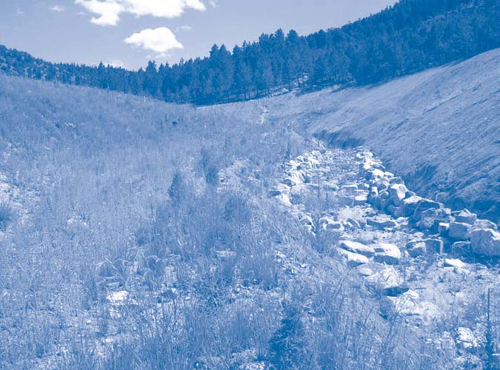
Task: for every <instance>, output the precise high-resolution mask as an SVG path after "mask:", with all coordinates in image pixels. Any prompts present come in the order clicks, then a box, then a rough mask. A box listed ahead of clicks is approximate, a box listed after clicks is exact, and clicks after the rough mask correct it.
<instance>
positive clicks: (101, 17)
mask: <svg viewBox="0 0 500 370" xmlns="http://www.w3.org/2000/svg"><path fill="white" fill-rule="evenodd" d="M75 3H76V4H80V5H82V6H83V7H84V8H85V9H87V10H88V11H89V12H91V13H94V14H97V15H98V17H93V18H92V20H91V22H92V23H95V24H97V25H99V26H116V25H117V24H118V21H119V20H120V17H119V15H120V13H122V12H123V7H122V6H121V5H120V4H119V3H117V2H115V1H98V0H76V1H75Z"/></svg>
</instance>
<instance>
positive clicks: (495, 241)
mask: <svg viewBox="0 0 500 370" xmlns="http://www.w3.org/2000/svg"><path fill="white" fill-rule="evenodd" d="M470 241H471V245H472V252H473V253H475V254H481V255H484V256H489V257H500V233H499V232H498V231H495V230H492V229H476V230H472V231H471V233H470Z"/></svg>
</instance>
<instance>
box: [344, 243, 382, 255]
mask: <svg viewBox="0 0 500 370" xmlns="http://www.w3.org/2000/svg"><path fill="white" fill-rule="evenodd" d="M339 247H340V248H342V249H344V250H346V251H349V252H352V253H358V254H361V255H363V256H367V257H372V256H373V255H374V254H375V251H374V249H373V248H372V247H369V246H367V245H364V244H362V243H358V242H354V241H351V240H342V241H341V242H340V243H339Z"/></svg>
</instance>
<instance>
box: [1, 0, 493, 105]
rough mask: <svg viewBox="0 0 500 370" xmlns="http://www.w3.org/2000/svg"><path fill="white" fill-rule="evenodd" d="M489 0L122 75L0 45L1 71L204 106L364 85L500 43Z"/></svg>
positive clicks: (271, 39) (415, 4)
mask: <svg viewBox="0 0 500 370" xmlns="http://www.w3.org/2000/svg"><path fill="white" fill-rule="evenodd" d="M498 19H500V2H499V1H498V0H401V1H400V2H399V3H397V4H395V5H394V6H392V7H389V8H387V9H385V10H384V11H382V12H380V13H378V14H375V15H372V16H370V17H368V18H365V19H362V20H359V21H357V22H354V23H352V24H348V25H346V26H344V27H342V28H337V29H330V30H326V31H324V30H321V31H319V32H316V33H314V34H311V35H308V36H299V35H298V34H297V33H296V32H295V31H293V30H292V31H290V32H289V33H288V34H287V35H285V34H284V33H283V31H281V30H278V31H276V32H275V33H274V34H270V35H268V34H263V35H262V36H261V37H260V38H259V40H258V41H257V42H253V43H246V42H245V43H243V45H241V46H237V47H235V48H234V50H233V51H232V52H230V51H229V50H227V48H226V47H225V46H224V45H222V46H217V45H214V46H213V47H212V49H211V51H210V56H209V57H207V58H203V59H201V58H196V59H194V60H192V59H190V60H188V61H181V62H180V63H179V64H175V65H172V66H170V65H168V64H166V65H163V64H162V65H160V66H157V65H156V64H155V63H154V62H150V63H149V64H148V66H147V68H146V69H145V70H143V69H140V70H139V71H137V72H135V71H128V70H125V69H122V68H115V67H111V66H104V65H103V64H100V65H99V66H98V67H88V66H84V65H74V64H54V63H49V62H45V61H43V60H40V59H37V58H34V57H32V56H31V55H29V54H27V53H23V52H19V51H17V50H13V49H8V48H6V47H4V46H0V70H1V71H4V72H5V73H7V74H9V75H15V76H22V77H28V78H34V79H41V80H47V81H58V82H62V83H66V84H73V85H85V86H93V87H98V88H102V89H108V90H113V91H120V92H126V93H131V94H136V95H146V96H151V97H154V98H157V99H161V100H165V101H169V102H190V103H195V104H212V103H219V102H226V101H235V100H245V99H248V98H254V97H259V96H264V95H267V94H269V93H270V92H272V91H274V90H276V89H277V88H292V87H296V86H297V85H300V87H303V88H308V89H310V88H318V87H325V86H333V85H342V86H352V85H366V84H372V83H377V82H381V81H385V80H388V79H391V78H394V77H398V76H404V75H408V74H412V73H415V72H418V71H421V70H424V69H427V68H430V67H435V66H439V65H443V64H445V63H449V62H451V61H455V60H462V59H466V58H469V57H471V56H474V55H476V54H479V53H482V52H484V51H487V50H490V49H493V48H497V47H500V26H499V22H498Z"/></svg>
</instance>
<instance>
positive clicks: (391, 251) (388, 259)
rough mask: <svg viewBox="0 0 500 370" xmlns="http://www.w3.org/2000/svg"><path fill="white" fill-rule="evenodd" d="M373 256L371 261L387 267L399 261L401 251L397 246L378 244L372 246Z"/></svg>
mask: <svg viewBox="0 0 500 370" xmlns="http://www.w3.org/2000/svg"><path fill="white" fill-rule="evenodd" d="M373 249H374V250H375V256H374V257H373V260H374V261H375V262H379V263H385V264H387V265H397V264H398V263H399V261H400V260H401V251H400V250H399V248H398V246H397V245H394V244H389V243H378V244H376V245H374V246H373Z"/></svg>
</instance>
